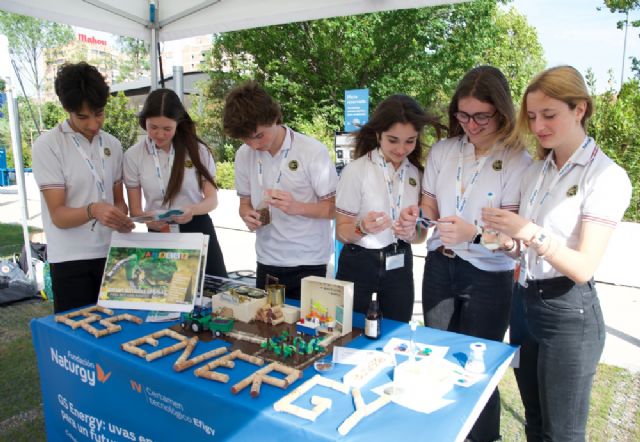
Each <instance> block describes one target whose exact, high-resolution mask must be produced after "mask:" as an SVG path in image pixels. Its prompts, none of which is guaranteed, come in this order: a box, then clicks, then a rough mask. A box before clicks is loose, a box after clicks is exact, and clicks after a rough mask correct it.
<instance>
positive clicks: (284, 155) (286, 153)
mask: <svg viewBox="0 0 640 442" xmlns="http://www.w3.org/2000/svg"><path fill="white" fill-rule="evenodd" d="M285 129H286V130H287V132H288V133H289V136H290V137H291V143H290V144H289V147H287V148H286V149H282V159H281V160H280V167H279V168H278V176H277V177H276V181H275V183H274V186H273V187H274V188H276V187H278V185H279V184H280V181H281V180H282V169H283V167H284V163H286V160H287V157H288V156H289V151H290V150H291V148H292V147H293V131H292V130H291V129H289V128H288V127H286V126H285ZM267 154H268V155H271V154H269V153H268V152H267ZM263 169H264V167H263V165H262V160H258V184H259V185H260V189H262V191H263V192H264V191H265V188H264V183H263V178H262V175H263V173H264V171H263Z"/></svg>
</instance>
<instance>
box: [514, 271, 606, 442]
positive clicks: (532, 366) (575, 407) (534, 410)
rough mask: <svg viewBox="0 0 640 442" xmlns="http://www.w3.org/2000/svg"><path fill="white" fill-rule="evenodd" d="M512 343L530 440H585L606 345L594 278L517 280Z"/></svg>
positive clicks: (567, 441) (575, 441) (556, 441)
mask: <svg viewBox="0 0 640 442" xmlns="http://www.w3.org/2000/svg"><path fill="white" fill-rule="evenodd" d="M510 334H511V343H512V344H515V345H520V368H517V369H515V375H516V380H517V381H518V388H519V389H520V396H521V397H522V402H523V403H524V408H525V418H526V427H525V429H526V434H527V440H528V441H529V442H531V441H553V442H564V441H566V442H569V441H571V442H579V441H584V440H585V427H586V425H587V417H588V414H589V398H590V396H591V385H592V382H593V376H594V375H595V372H596V366H597V365H598V361H599V360H600V355H601V354H602V349H603V348H604V339H605V328H604V319H603V317H602V310H600V302H599V301H598V295H597V292H596V289H595V285H594V283H593V281H589V282H588V283H587V284H583V285H577V284H575V283H574V282H573V281H571V280H570V279H569V278H565V277H560V278H551V279H545V280H537V281H529V286H528V287H527V288H524V287H522V286H521V285H519V284H516V289H515V292H514V299H513V308H512V313H511V333H510Z"/></svg>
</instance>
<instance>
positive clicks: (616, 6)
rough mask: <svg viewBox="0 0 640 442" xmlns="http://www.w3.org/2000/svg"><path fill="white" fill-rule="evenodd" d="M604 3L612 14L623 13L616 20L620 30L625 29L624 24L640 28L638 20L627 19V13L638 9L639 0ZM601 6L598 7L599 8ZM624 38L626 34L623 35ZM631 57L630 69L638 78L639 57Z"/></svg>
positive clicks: (616, 0)
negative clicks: (622, 16) (620, 17)
mask: <svg viewBox="0 0 640 442" xmlns="http://www.w3.org/2000/svg"><path fill="white" fill-rule="evenodd" d="M604 5H605V6H606V7H607V8H608V9H609V12H611V13H613V14H624V15H625V19H624V20H618V21H617V22H616V26H617V27H618V29H620V30H625V32H626V29H625V27H626V26H629V25H630V26H631V27H633V28H640V20H631V21H629V14H631V13H633V12H634V11H640V0H604ZM600 9H602V8H598V10H600ZM639 35H640V34H639ZM625 38H626V36H625ZM629 58H630V59H631V71H632V72H633V73H634V75H635V76H636V78H640V58H638V57H629Z"/></svg>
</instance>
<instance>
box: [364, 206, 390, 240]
mask: <svg viewBox="0 0 640 442" xmlns="http://www.w3.org/2000/svg"><path fill="white" fill-rule="evenodd" d="M391 224H392V221H391V217H390V216H389V215H387V214H386V213H384V212H374V211H371V212H369V213H367V214H366V215H365V217H364V218H362V221H361V225H362V227H364V229H365V231H366V232H367V233H368V234H370V235H375V234H377V233H380V232H382V231H383V230H386V229H388V228H389V227H391Z"/></svg>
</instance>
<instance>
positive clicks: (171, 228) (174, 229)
mask: <svg viewBox="0 0 640 442" xmlns="http://www.w3.org/2000/svg"><path fill="white" fill-rule="evenodd" d="M169 232H171V233H180V225H179V224H169Z"/></svg>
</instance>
